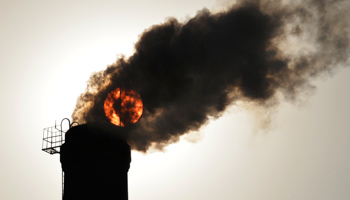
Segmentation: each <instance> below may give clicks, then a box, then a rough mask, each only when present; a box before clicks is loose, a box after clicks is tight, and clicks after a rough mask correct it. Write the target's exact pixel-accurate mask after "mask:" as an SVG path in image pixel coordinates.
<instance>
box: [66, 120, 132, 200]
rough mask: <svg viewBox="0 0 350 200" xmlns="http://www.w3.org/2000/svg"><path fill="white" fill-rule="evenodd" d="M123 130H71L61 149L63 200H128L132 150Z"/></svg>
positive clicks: (93, 126) (91, 126)
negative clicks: (128, 174) (123, 136)
mask: <svg viewBox="0 0 350 200" xmlns="http://www.w3.org/2000/svg"><path fill="white" fill-rule="evenodd" d="M124 133H125V129H123V128H122V127H117V126H114V125H113V124H109V123H87V124H82V125H78V126H74V127H72V128H70V129H69V130H68V131H67V133H66V137H65V143H64V144H63V145H62V146H61V152H60V161H61V164H62V170H63V172H64V178H63V183H64V191H63V200H72V199H74V200H79V199H84V200H87V199H91V200H94V199H96V200H97V199H98V200H101V199H103V200H109V199H113V200H127V199H128V177H127V173H128V171H129V167H130V162H131V151H130V146H129V145H128V144H127V143H126V141H125V139H123V138H122V137H121V136H120V135H123V134H124Z"/></svg>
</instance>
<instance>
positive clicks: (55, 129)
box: [41, 118, 79, 198]
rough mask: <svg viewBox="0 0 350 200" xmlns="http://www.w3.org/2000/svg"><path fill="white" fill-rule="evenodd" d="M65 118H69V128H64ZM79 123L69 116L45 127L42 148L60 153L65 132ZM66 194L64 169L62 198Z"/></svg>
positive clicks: (48, 151) (50, 152)
mask: <svg viewBox="0 0 350 200" xmlns="http://www.w3.org/2000/svg"><path fill="white" fill-rule="evenodd" d="M64 120H68V124H69V126H68V129H63V127H62V123H63V121H64ZM75 124H76V125H79V123H78V122H72V123H70V120H69V119H68V118H64V119H62V121H61V124H60V125H56V122H55V126H52V127H48V128H44V133H43V142H42V148H41V149H42V150H43V151H45V152H47V153H49V154H51V155H53V154H56V153H60V151H61V146H62V144H63V143H64V142H65V134H66V132H67V131H68V130H69V129H70V128H71V127H72V126H73V125H75ZM63 194H64V172H63V171H62V198H63Z"/></svg>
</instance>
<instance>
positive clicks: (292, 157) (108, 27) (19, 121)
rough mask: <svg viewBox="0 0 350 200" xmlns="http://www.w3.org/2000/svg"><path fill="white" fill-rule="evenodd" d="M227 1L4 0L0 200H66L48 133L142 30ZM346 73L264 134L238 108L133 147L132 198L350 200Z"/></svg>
mask: <svg viewBox="0 0 350 200" xmlns="http://www.w3.org/2000/svg"><path fill="white" fill-rule="evenodd" d="M232 3H234V2H230V1H221V0H219V1H216V0H206V1H205V0H201V1H199V0H187V1H184V0H177V1H173V0H169V1H159V0H150V1H131V0H129V1H124V0H120V1H107V0H106V1H104V0H102V1H98V2H97V1H39V0H34V1H6V0H2V1H1V2H0V25H1V31H0V52H1V57H0V64H1V68H0V70H1V73H0V81H1V85H0V90H1V104H0V106H1V112H0V116H1V121H2V123H1V129H0V131H1V134H0V150H1V151H0V158H1V161H2V162H1V165H0V199H6V200H7V199H8V200H11V199H16V200H18V199H53V200H55V199H61V166H60V162H59V155H49V154H47V153H45V152H43V151H41V143H42V133H43V128H46V127H50V126H54V123H55V120H57V122H60V121H61V120H62V119H63V118H65V117H70V116H71V114H72V112H73V109H74V107H75V104H76V101H77V98H78V96H79V95H80V94H81V93H82V92H84V91H85V88H86V82H87V80H88V79H89V76H90V75H91V74H92V73H93V72H97V71H100V70H104V69H105V68H106V66H107V65H110V64H112V63H113V62H115V60H116V58H117V57H120V56H121V55H125V56H130V55H132V53H133V50H134V49H133V45H134V44H135V43H136V42H137V40H138V38H139V35H140V34H141V33H142V32H143V31H144V30H145V29H147V28H149V27H150V26H152V25H154V24H159V23H162V22H164V21H165V20H166V19H167V18H168V17H176V18H178V19H179V20H180V21H185V20H186V19H188V18H190V17H193V16H194V15H195V14H196V12H197V11H198V10H201V9H203V8H204V7H206V8H208V9H209V10H211V11H213V12H216V11H219V10H221V9H223V8H225V7H226V6H227V5H229V4H232ZM349 77H350V69H349V66H341V67H339V68H337V69H336V70H334V71H332V72H329V73H325V74H322V75H321V76H320V77H318V78H316V79H313V80H311V83H312V84H313V85H314V86H315V87H316V88H315V89H314V90H313V91H312V92H311V93H310V94H306V95H303V96H301V99H300V100H299V101H297V102H294V103H292V102H282V103H281V104H280V105H279V106H278V107H276V108H275V109H274V110H273V111H271V112H272V113H271V116H270V119H271V123H270V126H269V127H267V128H266V127H265V128H264V127H261V126H260V125H259V124H260V123H261V122H262V121H263V120H264V119H266V118H264V117H261V116H264V115H266V113H265V111H264V110H262V111H256V110H255V111H254V110H253V111H252V109H249V108H247V107H246V106H240V105H236V106H231V107H230V108H229V109H228V110H227V111H226V112H225V113H224V114H223V116H222V117H220V118H218V119H215V120H214V119H213V120H211V121H210V122H209V123H208V124H207V125H205V126H203V127H202V128H201V129H200V131H198V132H193V133H190V134H188V135H185V136H184V137H182V138H181V140H180V141H179V142H178V143H174V144H171V145H169V146H167V147H166V148H165V150H164V151H163V152H150V153H148V154H142V153H139V152H135V151H133V152H132V162H131V167H130V170H129V173H128V177H129V179H128V181H129V199H130V200H138V199H142V200H147V199H153V200H155V199H169V200H175V199H176V200H177V199H184V200H187V199H188V200H192V199H208V200H209V199H238V200H255V199H262V200H273V199H286V200H289V199H319V200H326V199H327V200H328V199H337V200H343V199H344V200H345V199H349V198H350V194H349V192H348V188H349V187H350V173H349V172H348V169H349V168H350V158H349V156H348V153H349V152H350V134H349V130H350V123H348V119H349V118H350V106H349V103H348V102H349V101H350V92H349V90H348V87H349V86H350V79H349ZM268 114H270V113H268Z"/></svg>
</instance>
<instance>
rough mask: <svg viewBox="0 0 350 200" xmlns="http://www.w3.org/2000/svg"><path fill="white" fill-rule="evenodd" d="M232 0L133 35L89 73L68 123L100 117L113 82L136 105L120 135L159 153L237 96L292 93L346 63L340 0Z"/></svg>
mask: <svg viewBox="0 0 350 200" xmlns="http://www.w3.org/2000/svg"><path fill="white" fill-rule="evenodd" d="M291 2H293V3H286V4H283V3H282V1H278V0H276V1H263V0H262V1H239V2H238V3H236V4H235V5H234V6H232V7H231V8H229V9H227V10H226V11H223V12H221V13H215V14H213V13H211V12H210V11H208V10H207V9H203V10H201V11H199V12H198V13H197V15H196V16H195V17H193V18H192V19H189V20H188V21H187V22H184V23H181V22H179V21H177V20H176V19H174V18H170V19H168V20H167V21H166V22H165V23H163V24H159V25H154V26H152V27H151V28H149V29H147V30H145V31H144V33H142V35H141V36H140V39H139V41H138V42H137V43H136V45H135V53H134V54H133V55H132V56H131V57H129V58H119V59H118V60H117V61H116V63H114V64H112V65H110V66H108V67H107V69H106V70H104V71H101V72H98V73H95V74H93V75H92V76H91V78H90V81H89V83H88V87H87V90H86V93H84V94H81V96H80V97H79V99H78V102H77V107H76V109H75V110H74V113H73V115H72V118H73V120H76V121H78V122H80V123H84V122H107V121H108V119H107V118H106V116H105V114H104V110H103V102H104V100H105V99H106V97H107V95H108V93H109V92H111V91H112V90H114V89H115V88H117V87H125V88H129V89H133V90H135V91H137V92H138V93H139V94H140V95H141V97H142V100H143V103H144V113H143V116H142V117H141V118H140V120H139V121H138V122H137V123H136V124H134V125H132V126H130V127H129V128H128V129H129V133H128V135H127V138H128V142H129V144H130V145H131V147H132V148H133V149H136V150H139V151H147V150H148V149H149V148H150V147H151V146H152V145H153V147H155V148H159V149H161V148H162V147H164V146H165V145H166V144H168V143H172V142H174V141H177V140H178V138H179V136H181V135H183V134H186V133H188V132H190V131H196V130H198V129H199V128H200V127H201V126H202V125H203V124H205V123H207V122H208V119H209V117H219V116H220V115H221V114H222V113H223V112H224V111H225V109H226V108H227V107H228V106H229V105H232V104H234V103H235V102H237V101H245V102H257V103H258V104H260V105H262V106H264V105H265V104H264V103H266V102H267V101H269V100H271V99H274V98H276V94H282V95H283V96H284V99H291V100H293V99H295V98H296V97H297V95H298V94H299V93H300V92H301V91H303V90H304V89H305V88H307V86H308V85H309V83H308V82H309V79H310V78H312V77H317V76H319V75H321V74H324V72H329V71H331V70H332V69H334V68H335V67H337V66H339V65H344V64H347V62H348V56H349V19H350V16H349V14H348V13H349V12H348V11H349V10H350V9H349V2H348V1H335V0H332V1H327V0H308V1H302V3H296V2H297V1H291Z"/></svg>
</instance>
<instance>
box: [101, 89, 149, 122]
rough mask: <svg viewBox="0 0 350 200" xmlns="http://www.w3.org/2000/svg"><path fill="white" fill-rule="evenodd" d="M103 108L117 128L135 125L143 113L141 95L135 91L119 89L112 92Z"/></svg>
mask: <svg viewBox="0 0 350 200" xmlns="http://www.w3.org/2000/svg"><path fill="white" fill-rule="evenodd" d="M103 108H104V110H105V114H106V117H107V118H108V119H109V121H110V122H111V123H113V124H115V125H117V126H125V125H127V124H131V123H135V122H137V120H138V119H139V118H140V117H141V115H142V112H143V103H142V100H141V97H140V95H139V94H138V93H137V92H135V91H134V90H130V89H125V88H122V89H121V91H120V88H117V89H115V90H113V91H112V92H110V93H109V94H108V96H107V98H106V100H105V102H104V105H103Z"/></svg>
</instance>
